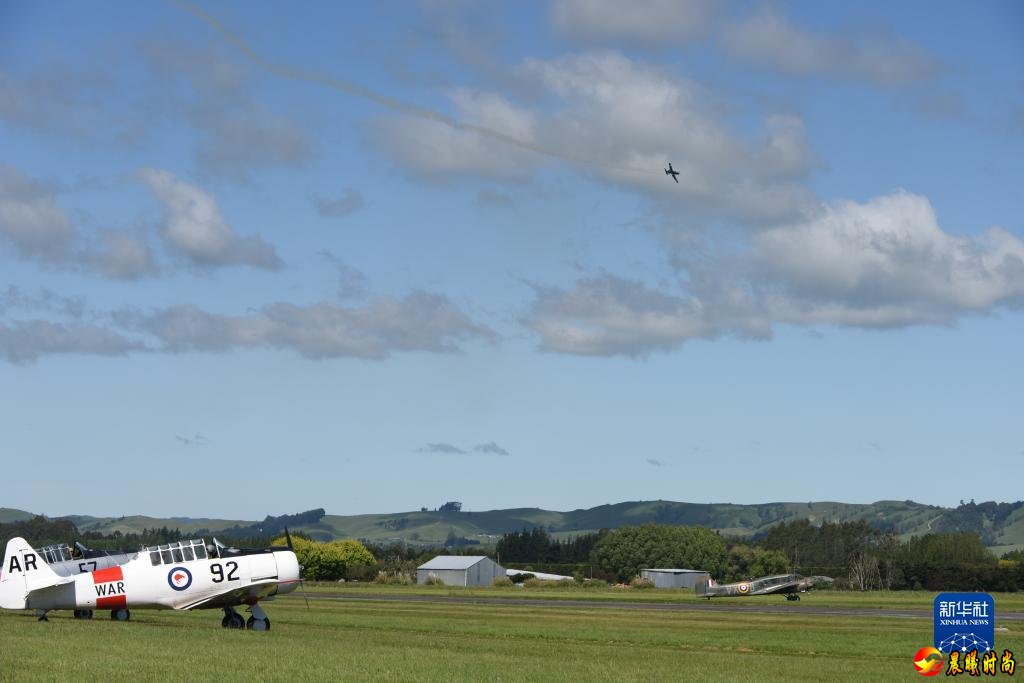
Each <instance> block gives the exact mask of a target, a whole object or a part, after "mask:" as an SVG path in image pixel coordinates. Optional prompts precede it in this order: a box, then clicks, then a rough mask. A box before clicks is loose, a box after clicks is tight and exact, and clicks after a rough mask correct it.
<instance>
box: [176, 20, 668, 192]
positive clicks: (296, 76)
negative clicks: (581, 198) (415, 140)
mask: <svg viewBox="0 0 1024 683" xmlns="http://www.w3.org/2000/svg"><path fill="white" fill-rule="evenodd" d="M168 1H169V2H171V3H172V4H174V5H177V6H178V7H180V8H181V9H183V10H185V11H186V12H188V13H190V14H192V15H193V16H195V17H197V18H199V19H200V20H202V21H203V22H205V23H206V24H208V25H209V26H210V27H211V28H213V29H214V30H215V31H217V33H219V34H220V35H221V37H223V38H224V40H225V41H227V42H228V43H230V44H231V45H234V46H235V47H236V48H238V50H239V51H240V52H241V53H242V54H243V55H245V57H246V58H248V59H249V60H250V61H252V62H254V63H256V64H258V65H259V66H261V67H263V68H264V69H266V70H267V71H269V72H271V73H273V74H275V75H277V76H280V77H281V78H287V79H289V80H293V81H303V82H306V83H314V84H316V85H323V86H326V87H328V88H332V89H334V90H337V91H339V92H342V93H345V94H346V95H351V96H353V97H360V98H362V99H364V100H369V101H370V102H374V103H376V104H379V105H380V106H382V107H386V108H388V109H391V110H393V111H397V112H401V113H403V114H408V115H410V116H416V117H418V118H421V119H426V120H428V121H436V122H438V123H442V124H444V125H446V126H450V127H451V128H454V129H456V130H465V131H471V132H474V133H478V134H480V135H483V136H485V137H488V138H492V139H494V140H499V141H501V142H504V143H505V144H507V145H511V146H512V147H518V148H519V149H525V150H528V151H530V152H534V153H535V154H543V155H544V156H548V157H553V158H555V159H561V160H563V161H570V162H573V163H578V164H582V165H585V166H599V167H601V168H605V169H608V170H613V171H623V172H627V173H643V174H645V175H659V172H657V171H651V170H648V169H642V168H631V167H629V166H616V165H613V164H607V163H604V162H601V161H595V160H593V159H585V158H582V157H577V156H574V155H571V154H566V153H564V152H560V151H558V150H553V149H549V148H547V147H542V146H540V145H538V144H535V143H533V142H530V141H528V140H521V139H519V138H517V137H513V136H511V135H508V134H507V133H502V132H501V131H500V130H494V129H493V128H488V127H486V126H478V125H476V124H473V123H466V122H464V121H459V120H458V119H456V118H453V117H451V116H448V115H446V114H442V113H441V112H437V111H434V110H433V109H427V108H426V107H421V106H419V105H416V104H411V103H409V102H403V101H402V100H399V99H396V98H394V97H389V96H388V95H384V94H382V93H379V92H376V91H375V90H371V89H370V88H367V87H366V86H363V85H360V84H358V83H352V82H351V81H345V80H342V79H340V78H334V77H333V76H328V75H325V74H319V73H316V72H314V71H308V70H306V69H299V68H295V67H292V66H288V65H286V64H278V63H276V62H272V61H270V60H268V59H264V58H263V57H261V56H260V55H259V54H258V53H257V52H256V51H255V50H253V49H252V48H251V47H249V45H248V43H246V42H245V41H244V40H242V39H241V38H240V37H239V36H238V35H236V34H235V33H233V32H232V31H231V30H230V29H228V28H227V27H226V26H224V24H222V23H221V22H220V21H219V20H218V19H217V18H216V17H213V16H211V15H209V14H207V13H206V11H205V10H203V8H201V7H199V6H197V5H194V4H192V3H190V2H186V0H168Z"/></svg>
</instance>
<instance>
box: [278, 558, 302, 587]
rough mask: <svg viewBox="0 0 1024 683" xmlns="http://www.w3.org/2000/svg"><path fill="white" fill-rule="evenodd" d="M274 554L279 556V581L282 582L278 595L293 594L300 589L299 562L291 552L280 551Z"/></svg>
mask: <svg viewBox="0 0 1024 683" xmlns="http://www.w3.org/2000/svg"><path fill="white" fill-rule="evenodd" d="M274 554H275V555H277V580H278V581H280V582H281V583H280V585H278V587H277V593H278V595H280V594H282V593H291V592H292V591H293V590H295V589H296V588H298V587H299V560H298V558H297V557H295V553H293V552H292V551H290V550H279V551H277V552H275V553H274Z"/></svg>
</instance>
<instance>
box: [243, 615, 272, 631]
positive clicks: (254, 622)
mask: <svg viewBox="0 0 1024 683" xmlns="http://www.w3.org/2000/svg"><path fill="white" fill-rule="evenodd" d="M245 627H246V628H247V629H249V630H250V631H269V630H270V619H257V618H256V617H249V619H248V620H246V622H245Z"/></svg>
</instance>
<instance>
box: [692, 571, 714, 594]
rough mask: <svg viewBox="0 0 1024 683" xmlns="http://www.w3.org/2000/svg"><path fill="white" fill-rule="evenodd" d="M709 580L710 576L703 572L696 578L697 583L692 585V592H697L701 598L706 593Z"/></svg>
mask: <svg viewBox="0 0 1024 683" xmlns="http://www.w3.org/2000/svg"><path fill="white" fill-rule="evenodd" d="M710 581H711V577H710V576H709V575H708V574H704V575H702V576H700V578H698V579H697V583H695V584H694V586H693V592H694V593H696V594H697V597H698V598H703V597H704V596H705V595H707V594H708V584H709V582H710Z"/></svg>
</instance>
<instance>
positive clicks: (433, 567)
mask: <svg viewBox="0 0 1024 683" xmlns="http://www.w3.org/2000/svg"><path fill="white" fill-rule="evenodd" d="M431 576H436V577H437V578H438V579H440V580H441V582H442V583H444V585H446V586H490V585H491V584H492V583H494V579H495V578H497V577H499V576H505V569H504V568H503V567H501V566H500V565H499V564H498V563H497V562H495V561H494V560H492V559H491V558H489V557H486V556H484V555H438V556H437V557H435V558H434V559H432V560H430V561H429V562H425V563H423V564H421V565H420V566H419V567H417V568H416V583H420V584H423V583H426V582H427V579H428V578H429V577H431Z"/></svg>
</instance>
